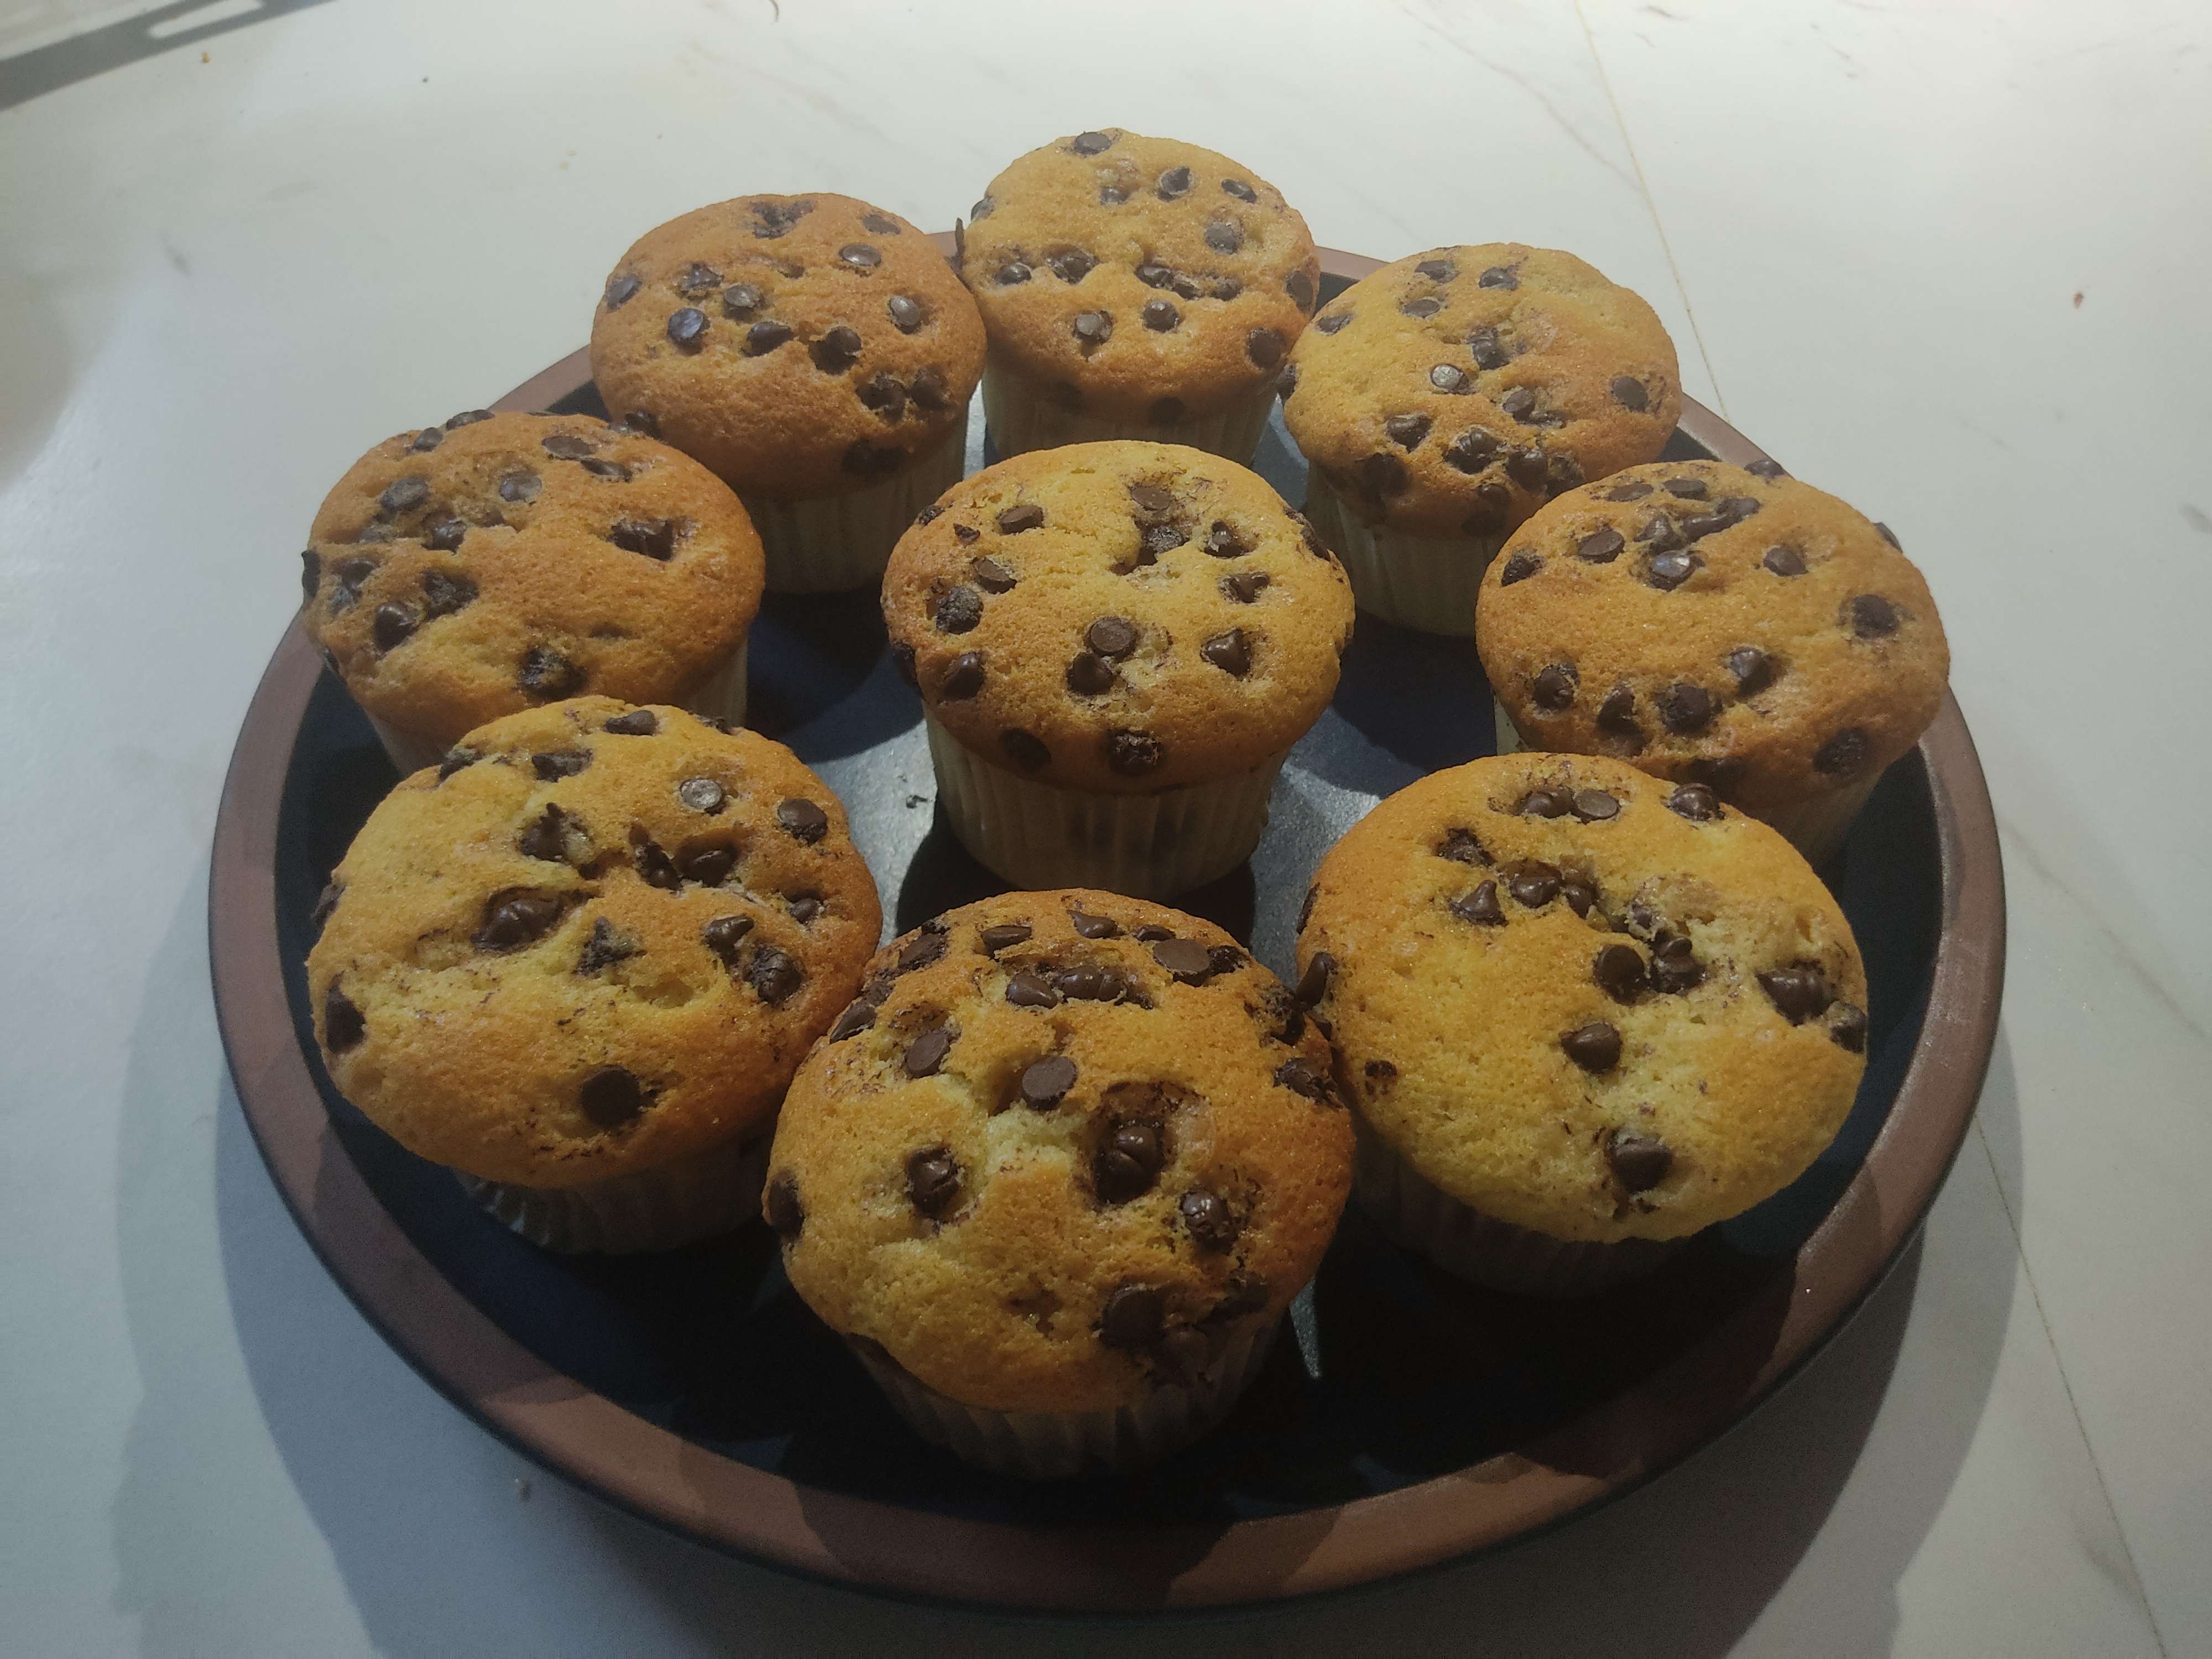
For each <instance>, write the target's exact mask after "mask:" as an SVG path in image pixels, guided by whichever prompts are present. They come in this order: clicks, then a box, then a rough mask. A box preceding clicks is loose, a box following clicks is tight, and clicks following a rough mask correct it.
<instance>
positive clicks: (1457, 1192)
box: [1298, 754, 1868, 1294]
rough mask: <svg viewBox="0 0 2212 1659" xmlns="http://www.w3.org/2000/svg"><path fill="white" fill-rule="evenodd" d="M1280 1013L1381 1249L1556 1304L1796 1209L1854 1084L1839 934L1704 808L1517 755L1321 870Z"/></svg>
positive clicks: (1806, 871) (1397, 803)
mask: <svg viewBox="0 0 2212 1659" xmlns="http://www.w3.org/2000/svg"><path fill="white" fill-rule="evenodd" d="M1298 961H1299V963H1300V966H1301V969H1302V972H1303V975H1304V977H1303V978H1302V980H1301V981H1300V985H1299V992H1300V994H1301V996H1303V997H1304V998H1305V999H1307V1000H1309V1001H1310V1003H1311V1004H1312V1005H1313V1008H1314V1017H1315V1018H1316V1020H1325V1021H1327V1022H1328V1025H1329V1027H1330V1029H1331V1030H1332V1031H1333V1034H1334V1038H1335V1042H1336V1047H1337V1051H1338V1054H1339V1056H1340V1061H1339V1063H1340V1066H1341V1067H1342V1073H1341V1075H1342V1077H1343V1078H1344V1079H1345V1082H1346V1087H1347V1088H1348V1090H1349V1091H1350V1092H1351V1094H1352V1101H1353V1104H1354V1107H1355V1109H1357V1111H1358V1115H1359V1120H1360V1129H1361V1145H1360V1153H1359V1172H1358V1191H1359V1193H1360V1196H1361V1199H1362V1200H1363V1202H1364V1203H1366V1204H1367V1205H1368V1206H1370V1208H1371V1209H1372V1210H1373V1211H1374V1212H1375V1213H1376V1216H1377V1217H1378V1218H1379V1219H1380V1220H1381V1221H1382V1223H1383V1225H1384V1226H1385V1228H1386V1229H1388V1230H1389V1231H1390V1232H1391V1233H1392V1234H1393V1235H1394V1236H1395V1237H1397V1238H1398V1239H1399V1240H1400V1241H1401V1242H1402V1243H1406V1244H1407V1245H1408V1246H1410V1247H1411V1248H1413V1249H1416V1250H1418V1251H1420V1252H1422V1253H1423V1254H1425V1255H1428V1256H1430V1257H1431V1258H1432V1259H1433V1260H1435V1261H1437V1262H1438V1263H1439V1264H1440V1265H1442V1266H1443V1267H1448V1268H1449V1269H1451V1270H1453V1271H1454V1272H1456V1273H1462V1274H1464V1275H1465V1276H1467V1277H1468V1278H1470V1279H1477V1280H1479V1281H1480V1282H1483V1283H1486V1284H1489V1285H1494V1286H1497V1287H1498V1288H1502V1289H1506V1290H1519V1291H1538V1292H1543V1293H1557V1294H1569V1293H1574V1292H1577V1291H1587V1290H1590V1289H1594V1288H1596V1287H1597V1286H1599V1285H1603V1284H1607V1283H1610V1282H1613V1281H1614V1280H1617V1279H1621V1278H1625V1277H1627V1276H1630V1275H1632V1274H1634V1273H1639V1272H1642V1271H1644V1270H1645V1269H1646V1268H1648V1267H1650V1265H1652V1263H1653V1262H1654V1261H1656V1259H1657V1258H1658V1256H1659V1255H1662V1254H1663V1251H1664V1249H1665V1245H1666V1243H1667V1242H1668V1241H1672V1240H1678V1239H1682V1238H1686V1237H1689V1236H1690V1235H1691V1234H1692V1233H1695V1232H1697V1231H1699V1229H1700V1228H1703V1227H1706V1226H1710V1225H1712V1224H1713V1223H1714V1222H1717V1221H1721V1220H1723V1219H1725V1218H1728V1217H1730V1216H1734V1215H1736V1214H1739V1213H1741V1212H1743V1211H1744V1210H1747V1209H1748V1208H1750V1207H1751V1206H1753V1205H1754V1204H1756V1203H1758V1202H1759V1200H1762V1199H1765V1198H1767V1197H1769V1196H1771V1194H1775V1193H1777V1192H1778V1191H1780V1190H1781V1189H1782V1188H1784V1187H1786V1186H1788V1185H1789V1184H1790V1182H1792V1181H1795V1180H1796V1178H1797V1176H1799V1175H1801V1174H1802V1173H1803V1172H1804V1170H1805V1169H1806V1168H1807V1167H1808V1165H1809V1164H1811V1163H1812V1162H1813V1160H1814V1158H1816V1157H1817V1156H1818V1155H1819V1154H1820V1152H1821V1151H1822V1149H1823V1148H1825V1147H1826V1146H1827V1145H1828V1143H1829V1142H1830V1141H1831V1140H1832V1139H1834V1137H1835V1134H1836V1132H1837V1130H1838V1129H1839V1128H1840V1127H1842V1126H1843V1122H1844V1118H1845V1116H1846V1115H1848V1114H1849V1113H1850V1106H1851V1100H1852V1097H1853V1096H1854V1094H1855V1093H1856V1092H1857V1088H1858V1082H1859V1076H1860V1073H1862V1072H1863V1070H1864V1069H1865V1065H1866V1057H1865V1052H1864V1051H1865V1048H1866V1044H1867V1029H1868V1028H1867V1015H1866V1006H1867V993H1866V975H1865V971H1864V969H1863V968H1862V966H1861V965H1860V962H1859V953H1858V947H1857V944H1856V943H1855V942H1854V941H1853V939H1852V938H1851V930H1850V925H1849V924H1848V923H1847V922H1846V921H1844V915H1843V912H1842V911H1840V910H1839V909H1838V908H1837V907H1836V902H1835V901H1834V900H1833V899H1832V898H1831V897H1829V896H1828V892H1827V890H1826V888H1824V887H1823V886H1821V884H1820V879H1819V878H1817V877H1816V876H1814V873H1813V872H1812V870H1811V868H1810V867H1809V866H1808V865H1807V864H1806V862H1805V860H1803V859H1802V858H1801V857H1799V856H1798V854H1796V851H1795V850H1794V849H1793V848H1791V847H1790V844H1789V842H1786V841H1784V839H1783V838H1782V837H1781V836H1778V835H1777V834H1776V833H1775V832H1774V831H1773V830H1771V829H1768V828H1767V827H1766V826H1765V824H1763V823H1759V822H1758V821H1757V820H1756V819H1753V818H1750V817H1746V816H1745V815H1744V814H1742V813H1741V812H1739V811H1735V810H1734V809H1732V808H1729V807H1727V806H1724V805H1722V804H1721V803H1720V801H1719V800H1718V799H1716V798H1715V796H1714V794H1713V792H1712V791H1711V789H1709V788H1707V787H1705V785H1703V784H1697V783H1682V784H1677V783H1670V782H1668V781H1663V780H1661V779H1657V778H1654V777H1651V776H1650V775H1647V774H1645V773H1643V772H1639V771H1638V770H1637V769H1635V768H1633V767H1631V766H1629V765H1626V763H1622V762H1620V761H1616V760H1609V759H1606V758H1604V757H1598V756H1590V755H1571V756H1569V755H1540V754H1516V755H1507V756H1500V757H1493V758H1490V759H1486V760H1479V761H1474V762H1472V763H1469V764H1468V765H1465V766H1460V767H1455V768H1453V769H1450V770H1449V771H1444V772H1438V773H1436V774H1434V775H1431V776H1430V777H1427V778H1424V779H1423V780H1421V781H1419V783H1416V784H1413V785H1412V786H1411V787H1407V788H1406V789H1403V790H1401V791H1400V792H1399V793H1397V794H1395V795H1393V796H1391V797H1390V798H1389V799H1388V800H1386V801H1384V802H1383V804H1382V805H1380V806H1378V807H1376V809H1375V811H1373V812H1371V813H1370V814H1369V815H1368V817H1366V818H1365V819H1364V820H1363V821H1362V822H1361V823H1359V824H1358V826H1357V827H1355V828H1354V829H1352V832H1351V833H1350V834H1349V835H1347V836H1345V838H1344V839H1343V840H1342V841H1341V842H1338V843H1337V845H1336V847H1335V848H1334V850H1333V851H1332V852H1331V853H1330V854H1329V855H1328V858H1327V859H1326V860H1323V862H1322V867H1321V873H1320V878H1319V879H1318V881H1317V882H1316V885H1315V889H1314V892H1313V894H1312V895H1311V896H1310V897H1309V898H1308V900H1307V914H1306V915H1305V918H1304V921H1303V922H1302V923H1301V925H1300V927H1299V935H1298Z"/></svg>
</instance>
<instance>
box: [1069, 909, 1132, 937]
mask: <svg viewBox="0 0 2212 1659" xmlns="http://www.w3.org/2000/svg"><path fill="white" fill-rule="evenodd" d="M1067 922H1068V926H1069V927H1073V928H1074V929H1075V934H1076V937H1077V938H1078V939H1119V938H1120V937H1121V923H1120V922H1118V921H1115V920H1114V918H1113V917H1111V916H1094V915H1091V913H1090V912H1089V911H1087V910H1070V911H1069V912H1068V913H1067Z"/></svg>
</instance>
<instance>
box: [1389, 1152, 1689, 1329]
mask: <svg viewBox="0 0 2212 1659" xmlns="http://www.w3.org/2000/svg"><path fill="white" fill-rule="evenodd" d="M1355 1125H1356V1129H1357V1133H1358V1151H1357V1152H1356V1153H1355V1155H1354V1159H1353V1163H1352V1191H1353V1192H1354V1193H1356V1194H1358V1197H1359V1201H1360V1205H1361V1207H1363V1208H1364V1209H1365V1210H1366V1212H1368V1213H1369V1214H1370V1216H1372V1217H1373V1218H1374V1219H1375V1222H1376V1225H1378V1226H1379V1227H1381V1228H1382V1230H1383V1231H1384V1232H1385V1233H1387V1234H1388V1235H1389V1237H1391V1238H1392V1239H1393V1240H1395V1242H1396V1243H1400V1244H1402V1245H1404V1246H1405V1247H1406V1248H1407V1249H1409V1250H1412V1251H1413V1252H1414V1253H1415V1254H1416V1255H1424V1256H1426V1257H1427V1258H1428V1259H1429V1260H1430V1261H1433V1262H1435V1263H1436V1264H1437V1266H1438V1267H1442V1268H1443V1270H1444V1271H1445V1272H1446V1273H1456V1274H1458V1275H1459V1277H1461V1278H1462V1279H1469V1280H1472V1281H1473V1282H1474V1283H1475V1284H1477V1285H1487V1286H1488V1287H1489V1288H1490V1289H1492V1290H1493V1291H1510V1292H1512V1293H1513V1294H1515V1295H1516V1296H1543V1297H1576V1296H1589V1295H1590V1294H1592V1293H1593V1292H1594V1291H1601V1290H1604V1289H1606V1288H1607V1286H1609V1285H1619V1284H1623V1283H1625V1282H1626V1281H1627V1280H1629V1279H1641V1278H1642V1277H1644V1274H1646V1273H1650V1272H1651V1271H1653V1270H1654V1269H1655V1268H1656V1267H1658V1266H1659V1265H1660V1263H1662V1262H1663V1261H1666V1260H1667V1258H1668V1256H1670V1255H1674V1252H1675V1251H1677V1250H1679V1249H1681V1247H1682V1245H1683V1243H1684V1242H1685V1241H1683V1240H1681V1239H1676V1238H1668V1239H1651V1238H1631V1239H1624V1240H1622V1241H1621V1242H1620V1243H1618V1244H1600V1243H1585V1242H1580V1241H1570V1240H1567V1239H1560V1238H1553V1237H1549V1236H1548V1235H1547V1234H1544V1233H1540V1232H1534V1231H1531V1230H1530V1229H1528V1228H1527V1227H1517V1226H1516V1225H1513V1224H1512V1223H1511V1222H1510V1221H1500V1220H1498V1219H1497V1218H1495V1217H1492V1216H1486V1215H1485V1214H1483V1213H1482V1212H1481V1211H1480V1210H1477V1209H1474V1208H1473V1207H1471V1206H1468V1205H1465V1204H1462V1203H1461V1202H1460V1201H1459V1200H1457V1199H1455V1198H1454V1197H1452V1196H1451V1194H1449V1193H1446V1192H1444V1191H1443V1190H1442V1189H1441V1188H1437V1186H1435V1185H1434V1184H1433V1183H1432V1182H1430V1181H1429V1180H1428V1179H1427V1178H1426V1177H1425V1176H1423V1175H1422V1174H1421V1173H1420V1171H1419V1170H1416V1169H1414V1168H1413V1165H1412V1164H1408V1163H1407V1162H1406V1160H1405V1159H1404V1158H1401V1157H1400V1156H1399V1155H1398V1153H1397V1152H1395V1151H1394V1150H1393V1149H1392V1148H1391V1146H1389V1143H1388V1142H1386V1141H1385V1140H1384V1139H1383V1138H1382V1137H1381V1136H1380V1135H1378V1134H1376V1133H1375V1131H1374V1130H1373V1129H1371V1128H1370V1127H1368V1126H1367V1124H1366V1123H1365V1122H1364V1121H1355Z"/></svg>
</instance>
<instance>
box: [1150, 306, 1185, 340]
mask: <svg viewBox="0 0 2212 1659" xmlns="http://www.w3.org/2000/svg"><path fill="white" fill-rule="evenodd" d="M1142 314H1143V316H1144V319H1145V326H1146V328H1149V329H1151V330H1152V331H1154V332H1156V333H1160V334H1164V333H1166V332H1167V331H1169V330H1170V329H1171V328H1173V327H1174V326H1175V325H1176V324H1177V323H1179V322H1181V321H1182V312H1180V311H1178V310H1177V309H1176V302H1175V301H1172V300H1147V301H1145V309H1144V312H1143V313H1142Z"/></svg>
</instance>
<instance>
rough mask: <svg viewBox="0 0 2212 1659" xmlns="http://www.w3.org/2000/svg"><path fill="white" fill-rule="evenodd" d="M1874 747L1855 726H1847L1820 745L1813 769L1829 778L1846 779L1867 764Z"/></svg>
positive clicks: (1815, 755)
mask: <svg viewBox="0 0 2212 1659" xmlns="http://www.w3.org/2000/svg"><path fill="white" fill-rule="evenodd" d="M1873 748H1874V745H1873V744H1871V743H1869V741H1868V740H1867V734H1866V733H1865V732H1863V731H1861V730H1860V729H1859V728H1858V727H1857V726H1845V727H1844V729H1843V730H1842V731H1840V732H1837V733H1836V735H1835V736H1834V737H1832V738H1829V739H1828V740H1827V742H1826V743H1824V744H1821V745H1820V749H1819V750H1818V752H1816V753H1815V754H1814V757H1813V769H1814V771H1816V772H1824V773H1826V774H1827V775H1829V776H1831V777H1848V776H1850V774H1852V773H1854V772H1856V771H1857V770H1858V769H1860V768H1861V767H1863V766H1864V765H1865V764H1866V763H1867V757H1868V755H1869V753H1871V752H1872V750H1873Z"/></svg>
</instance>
